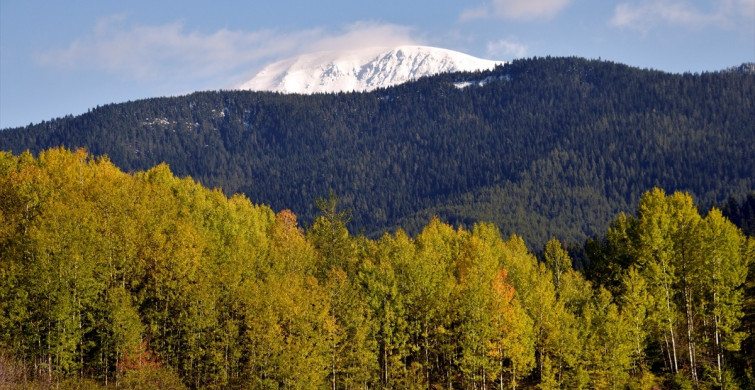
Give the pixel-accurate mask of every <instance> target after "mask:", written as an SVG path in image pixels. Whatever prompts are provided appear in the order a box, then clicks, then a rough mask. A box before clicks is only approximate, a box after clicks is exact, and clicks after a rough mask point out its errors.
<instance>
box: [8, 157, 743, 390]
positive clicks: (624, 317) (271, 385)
mask: <svg viewBox="0 0 755 390" xmlns="http://www.w3.org/2000/svg"><path fill="white" fill-rule="evenodd" d="M316 203H317V206H318V210H319V211H318V217H317V218H316V219H315V221H314V223H313V224H311V226H310V227H309V228H308V229H306V230H304V229H302V228H301V227H300V226H299V224H298V223H297V217H296V215H295V214H294V213H292V212H291V211H289V210H283V211H280V212H278V213H277V214H276V213H274V212H273V211H272V210H271V209H270V208H269V207H267V206H259V205H255V204H253V203H252V202H250V200H249V199H247V198H246V197H244V196H243V195H236V196H233V197H231V198H230V199H229V198H227V197H226V196H225V195H224V194H223V193H222V192H220V191H218V190H215V191H212V190H209V189H206V188H204V187H202V186H201V185H199V184H198V183H196V182H195V181H193V180H191V179H188V178H185V179H180V178H177V177H175V176H174V175H173V174H172V173H171V172H170V170H169V169H168V168H167V167H166V166H165V165H160V166H156V167H154V168H151V169H149V170H148V171H145V172H137V173H134V174H127V173H123V172H122V171H120V170H119V169H118V168H117V167H116V166H114V165H113V164H112V163H111V162H110V161H108V159H107V158H102V157H93V156H89V155H87V154H86V153H85V152H83V151H78V152H70V151H67V150H63V149H52V150H49V151H44V152H41V153H40V154H39V156H38V157H37V158H34V157H33V156H32V155H31V154H28V153H26V154H22V155H19V156H14V155H11V154H10V153H7V152H0V388H6V387H7V388H31V389H48V388H56V389H57V388H62V389H67V388H70V389H81V388H87V389H97V388H102V387H103V386H104V387H105V388H109V389H119V388H125V389H146V388H165V389H180V388H184V387H189V388H218V389H221V388H223V389H225V388H231V389H234V388H238V389H429V388H453V389H486V388H511V389H522V388H527V389H535V388H538V389H557V388H568V389H617V388H621V389H625V388H626V389H657V388H664V389H686V388H693V387H694V388H702V389H707V388H715V389H733V388H752V386H753V385H755V382H754V381H753V378H754V376H753V364H754V363H755V356H753V350H755V349H753V348H751V347H752V346H753V344H754V343H753V341H754V339H753V337H755V336H753V332H752V329H753V326H754V323H753V320H754V319H755V316H754V313H755V305H753V295H752V294H753V290H755V284H754V283H753V279H752V270H753V264H755V262H754V261H753V260H755V242H753V240H752V239H751V238H750V239H748V238H746V237H745V236H744V235H743V234H742V232H741V230H739V229H738V228H736V227H735V226H734V225H733V224H732V223H731V222H730V221H728V220H727V219H726V218H725V217H723V215H722V213H721V211H719V210H718V209H713V210H711V211H710V212H709V213H707V215H706V216H703V215H701V214H700V213H699V212H698V209H697V207H696V206H695V205H694V203H693V200H692V198H691V197H690V196H689V195H688V194H684V193H679V192H676V193H673V194H667V193H665V192H664V191H663V190H660V189H653V190H652V191H648V192H646V193H645V194H644V195H643V196H642V197H641V199H640V200H639V204H638V205H637V207H636V209H637V211H636V213H633V214H619V215H618V216H616V217H615V218H614V221H613V222H612V224H611V227H610V228H609V229H608V230H607V231H606V233H605V235H604V236H603V235H602V236H603V237H604V238H603V239H601V240H600V241H599V242H595V243H593V244H592V245H591V250H590V251H589V252H590V255H591V257H592V258H593V259H594V260H595V261H594V262H593V263H592V267H593V268H591V272H590V273H589V274H588V275H589V276H590V279H591V280H592V281H590V280H588V279H586V278H585V277H584V276H583V274H582V273H580V272H577V271H575V270H573V269H572V268H571V259H570V258H569V255H568V254H567V252H566V251H565V250H564V248H563V246H562V244H561V243H560V242H559V241H558V240H555V239H553V240H550V241H548V243H547V244H546V245H545V251H544V255H543V260H544V261H542V262H539V261H538V260H537V259H536V258H535V256H533V255H532V254H531V253H530V251H529V250H528V249H527V245H526V242H525V241H524V240H522V238H520V237H519V236H517V235H510V236H504V235H501V233H500V231H499V229H497V228H496V227H495V226H494V225H492V224H490V223H477V224H475V225H474V226H471V227H470V228H469V229H462V228H458V229H455V228H453V227H451V226H450V225H447V224H445V223H442V222H441V221H439V220H437V219H433V220H431V221H429V222H428V223H427V224H426V225H424V226H423V227H422V229H421V232H420V233H419V234H417V235H416V236H413V235H412V236H410V235H407V234H406V233H404V232H403V231H401V230H399V231H397V232H396V233H394V234H388V233H386V234H383V235H382V236H380V238H378V239H375V240H372V239H368V238H366V237H364V236H362V235H353V234H350V233H349V231H348V230H347V228H346V225H345V222H346V219H347V218H348V213H347V212H346V211H344V210H343V209H342V208H341V207H340V206H339V204H338V202H337V199H336V198H334V197H330V198H327V199H319V200H318V201H317V202H316ZM748 265H749V269H750V271H749V275H750V276H749V278H748V279H746V276H747V275H748ZM746 280H747V284H745V281H746Z"/></svg>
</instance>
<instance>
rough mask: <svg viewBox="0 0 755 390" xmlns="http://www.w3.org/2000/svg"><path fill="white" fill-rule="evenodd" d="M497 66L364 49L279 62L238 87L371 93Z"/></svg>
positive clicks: (402, 49) (445, 55) (448, 54)
mask: <svg viewBox="0 0 755 390" xmlns="http://www.w3.org/2000/svg"><path fill="white" fill-rule="evenodd" d="M498 64H501V65H502V64H503V62H500V61H491V60H483V59H480V58H476V57H472V56H470V55H467V54H463V53H459V52H456V51H452V50H446V49H440V48H435V47H427V46H399V47H395V48H386V47H370V48H364V49H360V50H353V51H346V52H319V53H311V54H305V55H302V56H299V57H296V58H291V59H288V60H283V61H279V62H276V63H273V64H271V65H268V66H267V67H265V68H264V69H263V70H262V71H260V72H259V73H258V74H257V75H256V76H254V77H253V78H252V79H251V80H249V81H247V82H245V83H243V84H242V85H240V86H239V87H238V89H242V90H252V91H277V92H284V93H305V94H310V93H321V92H348V91H372V90H374V89H377V88H384V87H390V86H393V85H397V84H401V83H404V82H407V81H410V80H414V79H418V78H420V77H425V76H432V75H435V74H438V73H448V72H459V71H468V72H469V71H477V70H490V69H493V68H494V67H495V66H496V65H498Z"/></svg>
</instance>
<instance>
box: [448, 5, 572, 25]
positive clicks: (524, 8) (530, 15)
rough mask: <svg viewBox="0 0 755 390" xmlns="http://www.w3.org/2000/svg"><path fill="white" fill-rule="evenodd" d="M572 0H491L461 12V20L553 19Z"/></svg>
mask: <svg viewBox="0 0 755 390" xmlns="http://www.w3.org/2000/svg"><path fill="white" fill-rule="evenodd" d="M571 2H572V0H491V1H490V2H489V3H487V4H485V5H483V6H481V7H477V8H469V9H466V10H464V11H463V12H462V13H461V16H460V20H461V21H469V20H475V19H490V18H495V19H511V20H525V21H527V20H534V19H551V18H553V17H555V16H556V15H557V14H558V13H559V12H561V11H562V10H563V9H564V8H566V7H567V6H568V5H569V4H570V3H571Z"/></svg>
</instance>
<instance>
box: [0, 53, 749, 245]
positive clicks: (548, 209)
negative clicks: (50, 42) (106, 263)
mask: <svg viewBox="0 0 755 390" xmlns="http://www.w3.org/2000/svg"><path fill="white" fill-rule="evenodd" d="M481 81H485V82H484V83H483V84H484V85H482V86H480V85H479V83H480V82H481ZM457 82H472V85H471V86H468V87H466V88H463V89H459V88H457V87H456V86H455V83H457ZM754 97H755V74H753V73H740V72H712V73H703V74H691V73H687V74H670V73H664V72H659V71H652V70H647V69H638V68H633V67H630V66H626V65H622V64H616V63H611V62H607V61H596V60H586V59H582V58H553V57H549V58H534V59H522V60H517V61H514V62H512V63H510V64H507V65H505V66H502V67H499V68H496V69H495V70H491V71H488V72H484V73H452V74H442V75H438V76H434V77H428V78H422V79H420V80H417V81H415V82H411V83H406V84H402V85H399V86H396V87H392V88H388V89H381V90H377V91H373V92H370V93H338V94H319V95H307V96H302V95H296V94H275V93H263V92H250V91H212V92H198V93H193V94H190V95H187V96H178V97H170V98H153V99H145V100H139V101H134V102H128V103H122V104H108V105H104V106H102V107H97V108H93V109H92V110H91V112H88V113H86V114H83V115H79V116H75V117H74V116H68V117H65V118H59V119H56V120H51V121H45V122H42V123H39V124H35V125H31V126H28V127H24V128H18V129H7V130H3V131H0V150H7V151H12V152H13V153H16V154H19V153H22V152H24V151H26V150H30V151H31V152H32V153H33V154H35V155H36V153H39V152H40V151H42V150H46V149H49V148H52V147H59V146H65V147H67V148H70V149H72V150H76V149H78V148H80V147H83V148H85V149H86V150H88V151H89V152H90V153H92V154H94V155H98V156H99V155H108V156H109V157H110V159H111V161H112V162H113V163H114V164H115V165H116V166H118V167H120V168H121V169H123V170H124V171H126V172H136V171H144V170H147V169H150V168H152V167H153V166H156V165H158V164H160V163H162V162H166V163H168V164H169V165H170V167H171V170H172V171H173V172H175V173H176V174H177V175H179V176H182V177H183V176H186V175H189V176H191V177H193V178H194V179H196V180H198V181H200V182H201V183H203V184H204V185H205V186H208V187H210V188H214V187H220V188H222V189H223V191H225V192H226V195H227V196H230V195H232V194H234V193H243V194H245V195H246V196H247V197H248V198H249V199H250V200H251V201H252V202H254V203H260V204H267V205H270V207H272V208H273V209H275V210H282V209H290V210H292V211H293V212H294V213H295V214H296V215H297V216H298V217H299V218H300V220H301V221H302V223H303V224H305V225H311V224H312V223H313V222H314V219H315V216H316V215H317V208H316V207H314V202H313V201H312V200H313V199H315V198H317V197H322V196H325V195H326V194H327V193H328V191H329V190H330V189H333V190H334V191H335V193H337V194H338V195H339V196H340V198H341V203H342V204H343V206H344V207H346V208H349V209H351V210H353V213H352V218H351V221H350V223H349V225H348V226H349V229H350V230H351V231H353V232H361V231H364V232H365V235H367V236H368V237H370V238H379V237H380V235H381V234H383V232H386V231H394V230H395V229H397V228H401V229H403V230H404V231H406V232H408V234H410V235H416V234H418V233H419V232H420V231H422V229H423V227H424V225H425V224H426V223H427V221H429V220H430V219H431V218H432V217H433V216H434V215H437V216H439V217H440V218H442V219H443V220H444V221H448V222H449V223H452V224H453V225H455V226H456V225H462V224H463V225H464V226H465V227H466V228H467V229H471V228H472V226H474V224H475V222H480V221H482V222H492V223H494V224H495V225H496V226H498V228H499V229H500V230H501V232H502V233H503V234H504V235H510V234H512V233H515V234H517V235H520V236H521V237H523V238H524V239H525V240H526V241H527V244H528V245H529V246H530V248H531V249H534V248H542V247H543V246H544V245H545V243H546V242H547V241H548V240H549V239H550V238H551V237H553V236H555V237H559V238H560V239H564V240H567V241H568V242H570V243H580V244H581V243H583V242H584V240H585V239H586V238H587V237H591V236H593V235H595V234H600V233H601V232H602V231H604V230H605V229H606V228H607V227H608V224H609V223H610V221H611V220H612V219H613V217H614V216H615V215H616V214H618V213H619V212H621V211H625V210H631V209H633V208H634V207H635V206H636V204H637V202H638V200H639V198H640V196H641V195H642V193H643V192H644V191H646V190H648V189H650V188H653V187H660V188H664V189H666V190H667V191H669V192H674V191H683V192H690V193H691V194H694V195H695V196H696V199H695V200H696V201H697V202H699V203H700V204H701V205H705V206H706V207H707V206H708V205H711V204H714V203H720V202H722V201H724V200H725V199H726V198H727V197H728V196H736V197H742V196H745V195H746V194H747V193H749V192H751V191H753V190H754V189H755V176H754V175H753V172H755V153H753V147H752V145H755V126H753V123H755V98H754ZM533 222H534V223H533Z"/></svg>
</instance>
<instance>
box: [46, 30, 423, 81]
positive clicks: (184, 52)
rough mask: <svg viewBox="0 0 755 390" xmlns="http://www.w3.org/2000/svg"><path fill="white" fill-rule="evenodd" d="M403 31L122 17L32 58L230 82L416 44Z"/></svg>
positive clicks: (148, 76)
mask: <svg viewBox="0 0 755 390" xmlns="http://www.w3.org/2000/svg"><path fill="white" fill-rule="evenodd" d="M419 42H420V41H419V40H418V39H415V38H413V37H412V30H411V29H410V28H408V27H405V26H399V25H393V24H384V23H383V24H381V23H377V22H370V21H362V22H356V23H353V24H351V25H348V26H346V27H344V28H342V29H341V30H337V31H329V30H326V29H324V28H312V29H307V30H298V31H292V32H280V31H274V30H257V31H243V30H228V29H220V30H217V31H214V32H209V33H206V32H200V31H188V30H187V28H186V26H185V25H184V23H183V22H181V21H175V22H171V23H167V24H162V25H137V24H129V23H128V20H127V18H126V17H125V16H123V15H115V16H109V17H106V18H102V19H100V20H99V21H98V22H97V23H96V24H95V26H94V27H93V29H92V32H91V34H89V35H87V36H85V37H81V38H79V39H76V40H74V41H73V42H71V43H70V44H69V45H68V46H67V47H63V48H57V49H52V50H48V51H46V52H43V53H40V54H38V55H37V62H38V63H40V64H41V65H44V66H48V67H58V68H63V69H66V70H96V71H104V72H107V73H111V74H117V75H120V76H121V77H123V78H125V79H130V80H136V81H144V82H152V81H155V80H164V79H171V80H174V81H191V80H197V79H203V78H204V79H208V78H217V77H218V76H220V75H222V76H224V78H226V79H227V78H228V77H231V76H230V75H231V74H234V73H235V74H238V73H239V72H245V71H249V70H251V69H253V68H258V67H260V66H262V65H264V64H265V63H267V62H270V61H273V60H277V59H280V58H283V57H287V56H293V55H296V54H300V53H302V52H308V51H317V50H340V49H352V48H355V47H362V46H364V45H366V44H369V45H374V46H394V45H400V44H414V43H419Z"/></svg>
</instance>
